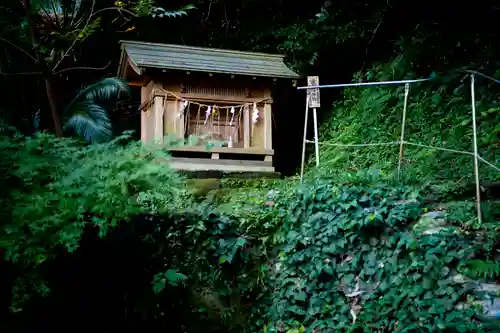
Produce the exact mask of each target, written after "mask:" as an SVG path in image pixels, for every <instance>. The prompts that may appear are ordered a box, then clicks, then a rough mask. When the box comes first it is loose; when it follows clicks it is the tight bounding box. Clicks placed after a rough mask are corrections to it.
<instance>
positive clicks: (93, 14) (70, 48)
mask: <svg viewBox="0 0 500 333" xmlns="http://www.w3.org/2000/svg"><path fill="white" fill-rule="evenodd" d="M94 6H95V0H92V8H91V10H90V14H89V17H88V18H87V21H86V22H85V26H84V27H83V29H85V28H86V27H87V26H88V25H89V23H90V20H91V19H92V18H93V17H95V16H96V15H97V14H99V13H102V12H104V11H107V10H116V11H118V12H119V13H120V14H121V15H123V12H125V13H127V14H129V15H132V16H133V17H138V15H137V14H135V13H133V12H131V11H129V10H127V9H124V8H120V7H106V8H102V9H99V10H97V11H95V12H94ZM77 42H78V38H75V40H74V41H73V43H72V44H71V45H70V47H69V48H68V49H67V50H66V52H65V53H64V55H63V56H62V57H61V59H59V61H58V62H57V64H56V65H55V66H54V68H53V69H52V71H53V72H54V71H55V70H56V69H57V67H58V66H59V65H60V64H61V62H62V61H63V60H64V58H66V56H67V55H68V54H69V52H71V50H72V49H73V47H74V46H75V45H76V43H77Z"/></svg>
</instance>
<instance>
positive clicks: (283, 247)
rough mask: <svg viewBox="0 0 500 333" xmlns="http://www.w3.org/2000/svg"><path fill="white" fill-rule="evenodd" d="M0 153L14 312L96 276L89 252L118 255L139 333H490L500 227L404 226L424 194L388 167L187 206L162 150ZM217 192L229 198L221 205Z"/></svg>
mask: <svg viewBox="0 0 500 333" xmlns="http://www.w3.org/2000/svg"><path fill="white" fill-rule="evenodd" d="M0 144H1V146H0V148H1V149H0V154H1V156H0V157H2V159H1V161H0V167H1V169H2V172H3V177H2V180H1V181H2V186H3V187H4V188H6V189H8V190H7V191H5V192H3V193H2V195H1V197H0V199H1V200H2V202H1V204H2V211H1V214H2V232H1V233H0V249H2V250H3V251H4V252H3V258H4V259H5V261H6V262H7V263H8V264H9V265H10V266H9V267H10V268H9V269H10V270H11V271H10V273H9V274H12V275H13V276H14V278H13V281H12V290H13V300H12V310H13V311H14V312H15V313H16V315H19V313H23V308H26V309H29V308H30V307H29V305H30V304H41V305H40V307H41V308H38V309H35V311H41V310H43V307H44V306H43V304H50V303H51V302H52V301H51V295H52V294H53V293H54V291H57V290H58V288H59V285H58V283H56V282H55V281H57V279H55V278H54V277H52V278H51V277H50V276H51V275H50V274H48V276H49V278H47V274H46V272H47V271H53V272H60V271H58V270H57V269H56V268H54V267H57V265H58V263H60V262H61V258H63V259H64V261H63V262H66V264H65V265H67V261H72V262H76V263H78V264H80V265H84V267H86V269H96V268H93V265H92V260H87V259H85V258H87V257H86V256H88V255H90V254H89V252H90V253H92V252H93V251H94V249H95V248H97V249H99V250H98V251H100V252H99V253H98V256H99V257H100V256H103V257H109V258H111V259H110V260H117V258H118V257H113V256H116V255H117V254H116V252H114V251H115V248H116V247H117V246H121V247H120V251H119V252H118V253H119V254H118V256H126V257H125V258H122V260H123V264H122V265H124V266H125V267H123V269H124V272H125V273H123V274H128V275H127V279H133V280H132V281H133V282H131V283H125V284H117V285H116V286H115V287H114V288H115V289H116V290H115V291H114V292H116V293H117V294H116V295H119V296H117V297H118V298H120V299H124V298H127V299H128V298H129V297H131V295H134V296H133V297H134V298H132V301H129V302H132V304H131V305H127V306H126V308H125V309H118V311H117V312H119V313H126V315H124V317H123V318H121V319H120V320H123V321H124V322H125V323H128V324H127V325H131V326H134V327H136V328H144V327H155V330H159V329H161V330H164V329H167V328H168V329H171V330H174V331H183V332H190V333H196V332H219V331H221V330H224V331H235V332H287V333H297V332H306V331H307V332H329V331H332V330H335V331H338V332H374V331H376V332H394V331H400V332H422V331H428V332H490V331H491V332H493V331H495V329H496V330H498V323H497V322H496V321H494V320H491V319H489V318H486V317H485V316H483V311H482V309H481V308H480V306H481V303H478V302H481V295H480V294H478V293H477V292H476V290H475V289H474V286H475V285H477V283H478V282H477V281H475V280H476V279H478V278H481V279H487V280H492V281H493V280H495V279H497V278H498V274H499V269H498V265H497V262H498V261H497V256H496V249H497V245H496V244H498V237H497V236H496V234H497V232H496V225H490V224H487V225H486V224H485V225H478V224H477V223H475V221H474V220H473V219H472V220H471V221H470V223H464V220H466V219H468V218H469V217H470V214H471V212H473V208H474V207H473V206H472V207H471V206H467V205H462V204H460V203H456V204H454V205H453V204H450V205H449V207H448V208H447V209H445V210H446V214H447V215H446V216H445V218H444V219H443V221H445V222H446V225H444V226H439V228H438V229H437V231H432V232H431V233H428V231H429V230H428V228H427V229H426V228H420V229H419V228H414V225H415V224H417V223H419V222H420V220H421V215H422V214H424V213H426V208H427V207H426V205H425V204H424V196H423V195H422V194H423V193H422V192H421V191H420V189H421V187H420V186H412V187H409V186H402V185H401V183H398V182H397V181H394V180H393V179H392V178H391V177H390V176H388V174H386V173H384V172H383V171H377V170H376V169H375V171H373V170H370V171H359V172H356V173H345V174H343V177H341V178H338V177H337V178H336V179H337V180H336V182H335V184H332V181H331V180H325V179H316V180H315V181H314V182H306V183H305V184H303V185H300V184H298V180H297V179H296V178H293V179H290V180H271V181H263V180H257V181H245V182H244V183H243V182H241V181H238V180H222V181H221V182H220V184H219V185H220V186H216V187H214V188H213V189H212V190H211V191H209V192H208V193H204V195H203V196H202V197H196V195H195V193H194V191H192V190H191V189H190V188H189V186H186V182H185V181H184V180H183V178H182V177H180V176H179V175H178V174H177V173H175V172H174V171H173V170H171V169H169V168H168V166H167V165H165V164H164V163H163V162H165V159H168V156H167V155H166V154H165V153H164V152H163V150H162V148H160V149H158V148H154V147H151V146H142V145H139V144H137V143H128V144H126V143H124V142H123V140H122V139H117V140H115V141H114V142H111V143H107V144H100V145H90V146H88V145H82V144H81V143H79V142H76V141H73V140H67V139H64V140H61V139H57V138H54V137H52V136H50V135H46V134H37V135H36V136H35V137H33V138H28V139H27V138H23V137H15V136H14V137H12V136H9V137H3V138H2V141H1V142H0ZM223 189H226V190H227V189H232V190H230V191H226V192H224V191H223V192H222V193H219V194H217V191H220V190H223ZM416 230H419V231H418V232H417V231H416ZM84 239H87V240H86V241H85V242H84ZM89 239H90V240H89ZM83 243H85V244H86V245H85V246H83V245H82V244H83ZM103 244H104V245H103ZM120 244H121V245H120ZM129 257H130V258H134V265H135V266H134V270H133V271H127V267H128V265H129V263H128V261H129ZM82 258H83V259H82ZM91 258H94V257H91ZM89 262H90V264H89ZM120 262H121V261H120ZM3 267H5V266H2V265H1V264H0V269H4V268H3ZM63 267H66V266H63ZM60 269H62V270H64V268H60ZM52 274H55V275H56V276H59V275H61V273H52ZM136 275H138V277H135V278H134V276H136ZM457 275H464V276H466V277H467V278H468V279H469V280H467V281H465V282H460V281H458V282H457V281H456V276H457ZM99 278H100V279H103V280H107V279H112V277H110V276H106V275H105V276H100V277H99ZM119 279H121V280H123V276H120V278H119ZM86 283H89V282H86ZM39 294H42V295H44V297H45V299H46V301H43V299H42V300H41V301H38V300H39V297H38V296H37V295H39ZM113 295H115V294H113ZM68 297H69V298H70V299H72V300H73V301H75V300H76V299H77V298H78V297H79V296H78V293H76V292H75V294H74V295H73V296H71V295H68ZM71 297H73V298H71ZM96 297H103V296H102V295H98V296H96ZM34 299H36V300H37V302H40V303H33V302H34ZM96 301H97V302H98V299H97V300H96ZM117 304H118V305H117V306H118V307H119V306H124V305H123V303H117ZM478 304H479V305H478ZM26 311H27V310H26ZM24 316H25V317H23V318H27V320H25V322H29V320H28V319H30V318H31V317H32V315H30V313H28V314H24ZM30 316H31V317H30ZM116 320H118V319H115V321H116ZM110 325H111V324H110ZM495 325H496V326H495ZM490 327H494V329H491V328H490ZM106 329H107V330H108V331H109V327H107V328H103V330H106Z"/></svg>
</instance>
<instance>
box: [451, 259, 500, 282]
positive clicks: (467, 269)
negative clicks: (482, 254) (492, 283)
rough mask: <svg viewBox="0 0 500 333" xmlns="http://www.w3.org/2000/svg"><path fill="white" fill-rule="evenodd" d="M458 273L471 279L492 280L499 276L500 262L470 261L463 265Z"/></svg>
mask: <svg viewBox="0 0 500 333" xmlns="http://www.w3.org/2000/svg"><path fill="white" fill-rule="evenodd" d="M460 271H461V272H462V273H463V274H464V275H466V276H469V277H471V278H482V279H492V278H495V277H497V276H499V275H500V262H498V261H496V260H478V259H476V260H470V261H468V262H466V263H464V265H463V266H462V267H461V270H460Z"/></svg>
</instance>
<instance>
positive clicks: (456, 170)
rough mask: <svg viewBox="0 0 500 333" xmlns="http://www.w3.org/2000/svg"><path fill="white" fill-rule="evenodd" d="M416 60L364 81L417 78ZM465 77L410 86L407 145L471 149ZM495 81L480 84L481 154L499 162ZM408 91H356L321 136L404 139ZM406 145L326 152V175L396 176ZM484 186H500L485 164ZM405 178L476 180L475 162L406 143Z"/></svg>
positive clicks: (401, 61)
mask: <svg viewBox="0 0 500 333" xmlns="http://www.w3.org/2000/svg"><path fill="white" fill-rule="evenodd" d="M408 62H409V60H405V58H404V57H402V56H401V57H398V58H397V59H395V60H394V61H393V62H390V63H387V64H383V65H378V66H375V67H374V68H373V69H372V70H370V71H369V72H367V73H366V75H363V77H361V76H358V77H357V78H359V79H367V80H369V81H387V80H398V79H404V78H413V77H415V76H414V75H412V74H411V72H410V69H411V65H410V64H409V63H408ZM466 78H467V74H466V73H463V72H462V73H460V72H458V73H455V74H453V73H452V74H449V75H447V76H441V77H438V78H436V79H434V80H433V81H431V82H424V83H419V84H413V85H411V89H410V93H409V103H408V113H407V119H406V131H405V140H406V141H408V142H413V143H416V144H423V145H430V146H437V147H443V148H449V149H455V150H460V151H466V152H468V151H471V150H472V146H471V142H472V123H471V106H470V92H469V86H470V81H469V80H468V79H466ZM496 88H497V87H496V86H495V85H492V84H490V81H484V80H478V85H477V87H476V89H477V90H476V96H477V97H476V98H477V99H478V102H477V105H476V107H477V112H478V120H477V122H478V124H479V125H478V126H479V152H480V154H481V155H482V156H483V157H484V158H485V159H487V160H488V161H492V162H493V163H494V162H495V161H497V159H498V154H497V151H496V150H495V149H494V147H495V145H496V143H495V142H496V139H494V138H495V137H496V134H495V133H496V132H497V130H498V129H497V128H496V123H497V122H498V115H499V113H498V112H497V106H496V99H497V93H498V89H496ZM403 97H404V87H403V86H398V87H394V86H380V87H368V88H365V87H352V88H346V89H345V90H344V98H343V101H341V102H338V103H336V104H335V105H334V108H333V113H332V114H331V115H328V118H327V119H326V121H325V122H324V124H323V126H322V128H321V130H320V133H322V138H321V141H325V142H327V143H343V144H353V143H379V142H395V141H398V140H399V137H400V133H401V119H402V111H403V100H404V98H403ZM398 157H399V146H398V145H393V146H375V147H365V148H357V147H356V148H353V147H332V146H325V147H323V146H322V149H321V159H322V163H321V172H322V174H324V175H330V176H331V175H333V174H334V173H338V172H340V171H347V172H356V171H358V170H365V169H367V168H376V169H380V170H381V171H382V172H384V173H392V172H393V170H395V168H396V166H397V161H398ZM480 171H481V180H482V181H485V180H496V179H498V177H499V173H498V172H497V171H495V170H494V169H492V168H490V167H488V166H486V165H484V164H483V165H482V166H481V170H480ZM403 174H404V177H405V179H406V180H408V181H411V182H419V183H423V182H425V181H432V182H436V181H437V182H445V181H451V180H453V181H455V182H457V181H460V182H468V181H472V180H473V177H472V176H473V174H474V173H473V163H472V157H471V156H470V155H465V154H457V153H453V152H448V151H439V150H434V149H430V148H423V147H415V146H410V145H406V146H405V150H404V165H403Z"/></svg>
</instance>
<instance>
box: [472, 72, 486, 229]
mask: <svg viewBox="0 0 500 333" xmlns="http://www.w3.org/2000/svg"><path fill="white" fill-rule="evenodd" d="M474 81H475V79H474V74H471V76H470V88H471V100H472V135H473V137H472V140H473V144H474V173H475V176H476V207H477V220H478V222H479V223H482V222H483V219H482V216H481V188H480V185H479V162H478V153H477V128H476V93H475V88H474V86H475V84H474Z"/></svg>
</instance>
